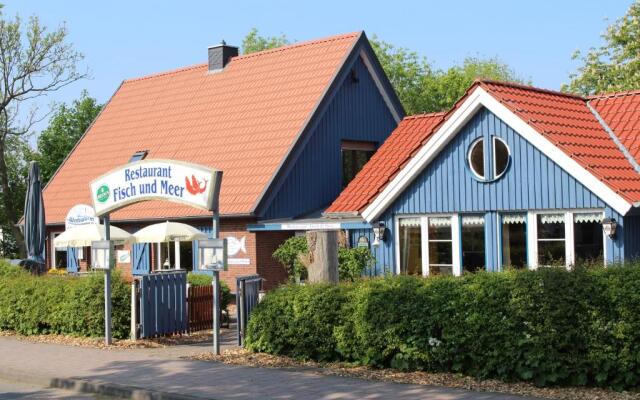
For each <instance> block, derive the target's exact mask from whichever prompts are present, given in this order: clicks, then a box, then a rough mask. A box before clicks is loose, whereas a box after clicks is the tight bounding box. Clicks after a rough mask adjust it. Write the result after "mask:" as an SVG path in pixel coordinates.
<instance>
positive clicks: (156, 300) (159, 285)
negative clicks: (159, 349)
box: [136, 272, 188, 338]
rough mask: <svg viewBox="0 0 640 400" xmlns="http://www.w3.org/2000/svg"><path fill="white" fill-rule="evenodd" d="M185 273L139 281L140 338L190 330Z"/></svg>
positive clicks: (170, 273)
mask: <svg viewBox="0 0 640 400" xmlns="http://www.w3.org/2000/svg"><path fill="white" fill-rule="evenodd" d="M186 287H187V274H186V272H168V273H164V272H163V273H158V274H151V275H145V276H142V277H141V278H140V296H139V300H140V308H139V310H140V314H139V316H137V318H136V319H138V320H139V324H140V330H139V333H140V336H139V337H142V338H145V337H154V336H162V335H171V334H176V333H185V332H186V331H187V324H188V320H187V302H186V301H185V300H186Z"/></svg>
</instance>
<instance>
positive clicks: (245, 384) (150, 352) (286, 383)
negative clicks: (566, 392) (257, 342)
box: [0, 337, 524, 400]
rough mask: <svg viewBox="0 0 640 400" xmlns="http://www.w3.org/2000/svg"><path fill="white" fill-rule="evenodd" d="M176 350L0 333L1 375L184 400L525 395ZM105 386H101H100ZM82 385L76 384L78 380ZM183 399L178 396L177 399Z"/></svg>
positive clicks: (449, 399) (445, 399) (452, 399)
mask: <svg viewBox="0 0 640 400" xmlns="http://www.w3.org/2000/svg"><path fill="white" fill-rule="evenodd" d="M179 353H181V351H177V350H176V349H175V348H173V349H168V350H167V351H164V349H129V350H122V349H102V350H101V349H93V348H86V347H71V346H63V345H55V344H44V343H31V342H24V341H20V340H17V339H15V338H10V337H9V338H8V337H3V338H0V354H2V355H3V356H4V357H3V360H2V362H0V379H4V380H13V381H16V380H18V381H20V380H21V381H23V382H30V383H41V384H43V385H44V384H47V383H50V382H51V381H52V380H54V379H56V378H58V379H59V382H63V383H66V384H69V382H75V381H76V380H82V382H89V383H95V384H96V385H97V386H94V387H109V385H111V386H114V387H116V388H117V387H120V388H130V389H135V388H138V389H143V391H144V390H150V391H153V392H156V393H157V394H163V396H164V397H163V398H172V397H171V396H167V395H168V394H173V395H176V396H185V397H183V398H187V397H191V398H214V399H442V400H463V399H464V400H471V399H475V400H489V399H496V400H516V399H520V400H521V399H524V398H523V397H519V396H512V395H503V394H495V393H482V392H480V393H479V392H470V391H465V390H458V389H448V388H440V387H431V386H420V385H408V384H395V383H387V382H377V381H366V380H360V379H353V378H343V377H334V376H321V375H318V374H314V373H312V372H308V371H292V370H278V369H270V368H251V367H239V366H231V365H225V364H221V363H211V362H201V361H190V360H181V359H179V358H178V356H177V355H178V354H179ZM100 385H103V386H100ZM76 386H77V385H76ZM176 398H179V397H176Z"/></svg>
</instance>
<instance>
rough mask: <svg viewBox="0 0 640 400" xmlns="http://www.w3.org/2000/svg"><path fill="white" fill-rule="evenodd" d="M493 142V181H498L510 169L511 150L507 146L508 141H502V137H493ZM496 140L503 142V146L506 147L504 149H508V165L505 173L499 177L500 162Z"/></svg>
mask: <svg viewBox="0 0 640 400" xmlns="http://www.w3.org/2000/svg"><path fill="white" fill-rule="evenodd" d="M492 138H493V140H492V141H491V145H492V146H493V149H492V154H493V180H494V181H495V180H497V179H500V178H502V176H503V175H504V174H505V173H506V172H507V170H508V169H509V163H510V162H511V148H510V147H509V145H508V144H507V141H506V140H504V139H502V138H501V137H498V136H496V135H493V137H492ZM496 140H498V141H500V142H502V144H503V145H504V147H505V148H506V149H507V165H506V166H505V168H504V171H502V172H501V173H500V175H498V170H497V167H498V160H497V159H496Z"/></svg>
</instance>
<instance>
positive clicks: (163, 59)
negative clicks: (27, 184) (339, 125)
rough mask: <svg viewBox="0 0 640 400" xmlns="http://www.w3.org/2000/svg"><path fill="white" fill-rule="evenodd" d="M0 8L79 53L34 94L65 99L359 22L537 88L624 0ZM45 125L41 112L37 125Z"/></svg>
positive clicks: (554, 83) (430, 53)
mask: <svg viewBox="0 0 640 400" xmlns="http://www.w3.org/2000/svg"><path fill="white" fill-rule="evenodd" d="M0 2H2V3H4V4H5V7H4V11H3V13H4V16H5V18H6V17H9V16H11V17H12V16H15V15H16V14H19V15H20V16H21V17H22V18H25V19H26V18H28V17H29V16H31V15H37V16H38V17H39V18H40V20H41V22H42V23H43V24H44V25H45V26H47V27H49V28H55V27H58V26H60V24H63V23H64V24H65V25H66V27H67V29H68V32H69V36H68V37H69V41H70V42H71V43H73V45H74V47H75V49H76V50H78V51H80V52H81V53H83V54H84V56H85V58H84V60H83V62H82V65H81V67H82V68H88V69H89V71H90V75H91V78H90V79H86V80H82V81H80V82H77V83H74V84H73V85H71V86H69V87H67V88H64V89H63V90H61V91H60V92H56V93H53V94H52V95H50V96H49V97H48V98H47V99H42V100H41V103H42V108H46V107H47V106H49V105H50V104H51V103H52V102H57V103H60V102H71V101H73V99H76V98H78V97H79V95H80V93H81V91H82V90H87V91H88V92H89V95H90V96H92V97H95V98H97V99H98V101H99V102H106V101H107V100H108V99H109V97H110V96H111V95H112V94H113V93H114V91H115V90H116V89H117V88H118V85H119V84H120V82H122V80H124V79H127V78H133V77H137V76H142V75H147V74H151V73H155V72H161V71H165V70H170V69H174V68H178V67H181V66H186V65H192V64H197V63H202V62H205V61H206V58H207V47H208V46H210V45H215V44H218V43H220V41H221V40H223V39H224V40H225V41H226V42H227V44H230V45H238V46H239V45H240V44H241V42H242V38H243V37H244V36H245V35H246V34H247V32H249V31H250V30H251V29H252V28H257V29H258V30H259V32H260V34H262V35H268V36H274V35H280V34H285V35H286V36H287V37H288V38H289V39H290V40H293V41H304V40H310V39H315V38H321V37H325V36H330V35H334V34H338V33H345V32H353V31H359V30H364V31H365V32H366V34H367V35H368V36H372V35H377V36H378V37H379V38H380V39H382V40H384V41H386V42H389V43H392V44H393V45H395V46H400V47H405V48H408V49H411V50H414V51H416V52H418V54H420V55H422V56H425V57H426V58H427V59H428V60H429V61H430V62H431V63H433V64H434V65H435V66H436V67H439V68H447V67H449V66H451V65H454V64H456V63H460V62H461V61H462V60H464V58H465V57H467V56H480V57H498V58H500V59H501V60H502V61H503V62H505V63H506V64H508V65H509V66H511V67H512V68H513V69H514V70H515V71H516V73H517V74H518V75H519V76H520V77H522V78H524V79H527V80H531V82H532V83H533V84H534V85H536V86H539V87H543V88H549V89H558V88H559V87H560V85H561V84H562V83H565V82H568V80H569V75H570V73H571V72H573V71H575V69H576V67H577V66H578V65H579V63H578V62H577V61H575V60H572V59H571V55H572V54H573V53H574V52H575V51H576V50H578V49H580V50H586V49H588V48H589V47H593V46H598V45H599V44H601V43H602V42H601V38H600V35H601V34H602V33H603V32H604V31H605V29H606V27H607V26H608V25H609V24H610V23H611V22H612V21H614V20H615V19H617V18H619V17H621V16H622V15H624V13H625V12H626V10H627V9H628V7H629V5H630V4H631V0H608V1H602V0H599V1H598V0H555V1H551V0H537V1H531V0H529V1H514V0H511V1H501V0H484V1H470V0H457V1H451V0H449V1H402V0H395V1H389V0H387V1H377V0H369V1H348V0H340V1H335V0H325V1H314V2H305V1H301V0H298V1H280V0H275V1H265V0H262V1H238V0H227V1H204V0H198V1H188V0H183V1H163V0H156V1H150V0H128V1H121V0H109V1H100V2H97V1H87V0H82V1H77V0H56V1H53V0H19V1H9V0H0ZM45 126H46V121H43V123H42V124H40V125H39V126H37V127H36V130H38V129H42V128H44V127H45Z"/></svg>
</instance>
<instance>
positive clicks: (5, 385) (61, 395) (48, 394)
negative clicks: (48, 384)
mask: <svg viewBox="0 0 640 400" xmlns="http://www.w3.org/2000/svg"><path fill="white" fill-rule="evenodd" d="M0 399H2V400H5V399H6V400H23V399H24V400H27V399H29V400H32V399H73V400H98V399H101V400H106V399H108V398H107V397H104V396H96V395H89V394H78V393H76V392H70V391H67V390H62V389H51V388H43V387H39V386H36V385H33V384H28V383H22V382H10V381H5V380H2V379H0Z"/></svg>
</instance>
